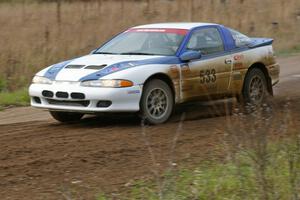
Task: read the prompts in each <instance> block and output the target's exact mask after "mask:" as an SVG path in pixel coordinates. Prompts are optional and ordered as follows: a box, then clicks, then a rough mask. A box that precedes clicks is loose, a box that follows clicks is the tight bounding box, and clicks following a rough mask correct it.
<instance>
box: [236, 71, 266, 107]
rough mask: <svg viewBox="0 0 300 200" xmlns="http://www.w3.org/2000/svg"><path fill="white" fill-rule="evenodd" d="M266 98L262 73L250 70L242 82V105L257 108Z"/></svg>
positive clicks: (264, 78)
mask: <svg viewBox="0 0 300 200" xmlns="http://www.w3.org/2000/svg"><path fill="white" fill-rule="evenodd" d="M267 97H268V90H267V81H266V77H265V75H264V73H263V72H262V71H261V70H260V69H258V68H253V69H251V70H250V71H249V72H248V74H247V76H246V78H245V82H244V87H243V91H242V97H241V100H242V102H243V103H244V104H250V105H253V106H259V105H261V104H262V103H263V102H265V100H266V99H267Z"/></svg>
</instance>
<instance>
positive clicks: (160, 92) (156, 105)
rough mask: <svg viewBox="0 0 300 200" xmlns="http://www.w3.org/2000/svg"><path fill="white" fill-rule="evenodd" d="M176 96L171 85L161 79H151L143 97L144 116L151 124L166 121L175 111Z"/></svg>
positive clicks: (142, 112) (142, 110)
mask: <svg viewBox="0 0 300 200" xmlns="http://www.w3.org/2000/svg"><path fill="white" fill-rule="evenodd" d="M173 107H174V97H173V93H172V90H171V88H170V87H169V85H168V84H167V83H166V82H164V81H162V80H159V79H153V80H151V81H149V82H148V83H147V84H146V85H145V86H144V90H143V95H142V98H141V114H142V118H143V119H144V120H145V121H146V122H148V123H150V124H154V125H155V124H161V123H164V122H166V121H167V120H168V119H169V118H170V116H171V114H172V111H173Z"/></svg>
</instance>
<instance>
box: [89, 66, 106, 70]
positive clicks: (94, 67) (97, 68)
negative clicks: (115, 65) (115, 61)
mask: <svg viewBox="0 0 300 200" xmlns="http://www.w3.org/2000/svg"><path fill="white" fill-rule="evenodd" d="M106 66H107V65H88V66H86V67H85V68H84V69H95V70H99V69H103V68H104V67H106Z"/></svg>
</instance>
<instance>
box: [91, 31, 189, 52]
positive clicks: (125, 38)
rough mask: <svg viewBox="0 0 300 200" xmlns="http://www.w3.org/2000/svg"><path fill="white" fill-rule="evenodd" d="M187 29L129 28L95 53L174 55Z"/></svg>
mask: <svg viewBox="0 0 300 200" xmlns="http://www.w3.org/2000/svg"><path fill="white" fill-rule="evenodd" d="M186 33H187V30H185V29H130V30H128V31H126V32H124V33H122V34H121V35H119V36H117V37H116V38H114V39H112V40H111V41H109V42H108V43H107V44H105V45H104V46H103V47H101V48H100V49H98V50H97V51H96V52H95V54H120V55H165V56H172V55H175V54H176V52H177V50H178V48H179V47H180V44H181V42H182V41H183V39H184V37H185V35H186Z"/></svg>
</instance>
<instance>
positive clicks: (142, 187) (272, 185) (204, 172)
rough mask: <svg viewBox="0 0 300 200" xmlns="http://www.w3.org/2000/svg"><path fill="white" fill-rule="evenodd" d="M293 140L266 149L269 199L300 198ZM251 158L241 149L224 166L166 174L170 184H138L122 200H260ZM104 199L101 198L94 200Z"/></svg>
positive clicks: (298, 156)
mask: <svg viewBox="0 0 300 200" xmlns="http://www.w3.org/2000/svg"><path fill="white" fill-rule="evenodd" d="M295 141H297V140H292V139H289V140H287V141H285V142H282V143H279V144H272V145H270V147H269V148H268V155H270V156H269V157H268V165H267V169H266V177H267V186H268V191H266V192H267V196H268V198H269V199H295V198H298V196H299V195H300V193H299V192H300V191H299V189H298V188H300V176H299V175H300V174H299V173H300V145H299V141H298V142H295ZM252 156H253V152H252V151H251V150H245V151H242V152H239V153H238V154H237V155H236V156H235V159H232V160H230V161H227V162H225V163H217V162H207V163H203V164H201V165H200V166H199V167H197V168H196V169H194V170H181V171H179V172H177V173H174V174H172V175H170V174H168V175H166V177H165V178H166V180H170V182H169V183H170V184H166V185H164V188H160V189H159V188H158V186H157V185H155V184H153V182H143V181H139V182H137V183H136V184H134V185H133V186H132V187H131V192H130V193H129V194H128V196H126V198H125V197H124V198H122V199H130V200H138V199H152V200H158V199H164V200H173V199H176V200H189V199H199V200H206V199H214V200H247V199H249V200H252V199H262V194H261V190H260V188H261V183H260V181H259V179H258V174H259V172H258V169H257V162H256V160H255V159H253V157H252ZM291 158H292V159H291ZM291 161H293V166H292V167H291V163H292V162H291ZM291 169H293V170H291ZM159 191H162V192H161V193H160V192H159ZM107 199H109V198H107V197H105V196H104V195H103V196H101V198H99V199H98V200H107Z"/></svg>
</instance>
